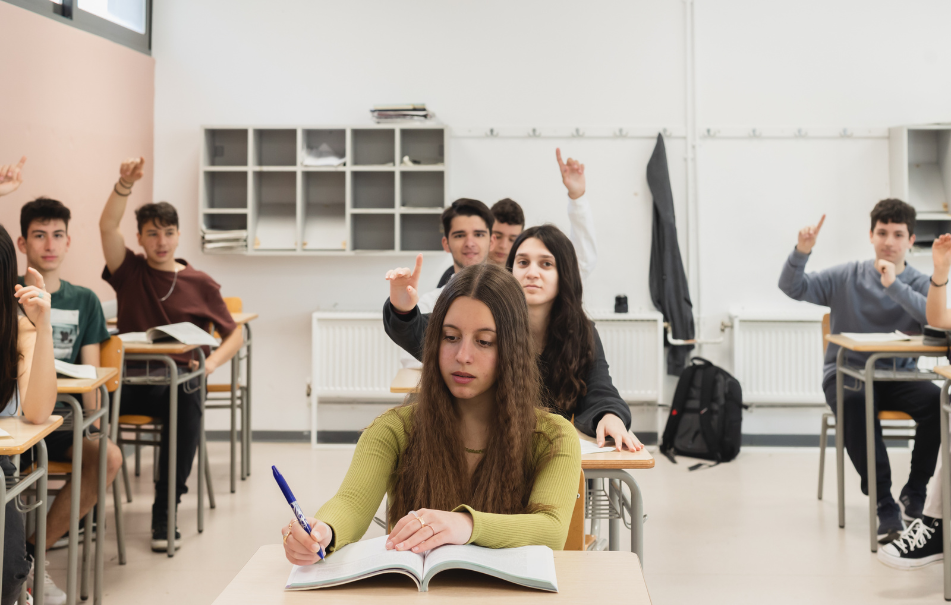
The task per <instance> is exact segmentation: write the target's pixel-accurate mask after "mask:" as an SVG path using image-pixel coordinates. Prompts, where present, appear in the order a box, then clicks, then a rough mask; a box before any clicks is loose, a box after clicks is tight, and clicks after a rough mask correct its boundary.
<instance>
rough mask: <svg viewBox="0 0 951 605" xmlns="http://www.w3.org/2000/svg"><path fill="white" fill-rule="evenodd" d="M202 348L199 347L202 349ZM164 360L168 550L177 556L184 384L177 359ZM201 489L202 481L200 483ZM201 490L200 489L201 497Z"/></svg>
mask: <svg viewBox="0 0 951 605" xmlns="http://www.w3.org/2000/svg"><path fill="white" fill-rule="evenodd" d="M200 350H201V349H199V351H200ZM162 361H164V362H165V365H166V366H167V367H168V372H169V385H168V480H167V485H168V503H167V505H168V513H167V518H168V535H167V539H168V550H167V551H166V553H167V554H168V556H169V557H174V556H175V526H176V524H177V522H178V520H177V518H176V510H175V496H176V491H177V489H176V472H175V471H176V468H177V466H176V465H177V464H178V385H179V384H182V383H181V382H180V381H179V380H178V366H177V365H176V364H175V360H174V359H172V358H171V357H168V356H163V359H162ZM198 485H199V487H198V489H199V490H201V483H199V484H198ZM200 494H201V492H200V491H199V498H200ZM198 514H201V506H199V507H198Z"/></svg>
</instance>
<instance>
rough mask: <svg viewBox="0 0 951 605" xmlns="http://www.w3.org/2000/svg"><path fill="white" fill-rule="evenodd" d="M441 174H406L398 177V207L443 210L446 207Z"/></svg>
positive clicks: (442, 174)
mask: <svg viewBox="0 0 951 605" xmlns="http://www.w3.org/2000/svg"><path fill="white" fill-rule="evenodd" d="M445 183H446V179H445V173H443V172H406V173H403V174H401V175H400V205H401V206H402V207H403V208H443V207H444V206H445V205H446V186H445Z"/></svg>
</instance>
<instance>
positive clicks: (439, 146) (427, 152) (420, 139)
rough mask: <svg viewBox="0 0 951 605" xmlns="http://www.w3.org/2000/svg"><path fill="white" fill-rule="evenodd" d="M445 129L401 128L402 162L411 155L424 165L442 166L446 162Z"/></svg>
mask: <svg viewBox="0 0 951 605" xmlns="http://www.w3.org/2000/svg"><path fill="white" fill-rule="evenodd" d="M444 132H445V131H444V130H442V129H441V128H440V129H436V128H403V129H400V156H401V157H400V162H402V161H403V158H404V157H406V156H409V157H410V159H411V160H414V161H417V162H420V163H421V165H423V166H426V165H428V166H441V165H444V164H445V163H446V138H445V134H444Z"/></svg>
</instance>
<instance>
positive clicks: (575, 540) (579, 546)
mask: <svg viewBox="0 0 951 605" xmlns="http://www.w3.org/2000/svg"><path fill="white" fill-rule="evenodd" d="M584 488H585V485H584V471H581V480H580V481H579V482H578V495H577V496H578V497H577V498H575V508H574V509H573V510H572V511H571V522H570V523H569V524H568V538H567V539H566V540H565V550H584V501H585V490H584Z"/></svg>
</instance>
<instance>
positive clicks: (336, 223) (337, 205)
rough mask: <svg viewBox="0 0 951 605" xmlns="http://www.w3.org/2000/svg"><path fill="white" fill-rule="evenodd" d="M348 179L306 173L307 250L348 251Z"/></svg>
mask: <svg viewBox="0 0 951 605" xmlns="http://www.w3.org/2000/svg"><path fill="white" fill-rule="evenodd" d="M346 177H347V175H346V174H344V173H343V172H306V173H304V175H303V178H304V183H303V186H304V225H303V227H304V231H303V238H302V242H303V243H302V246H303V248H304V250H346V249H347V203H346V199H347V186H346V185H347V178H346Z"/></svg>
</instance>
